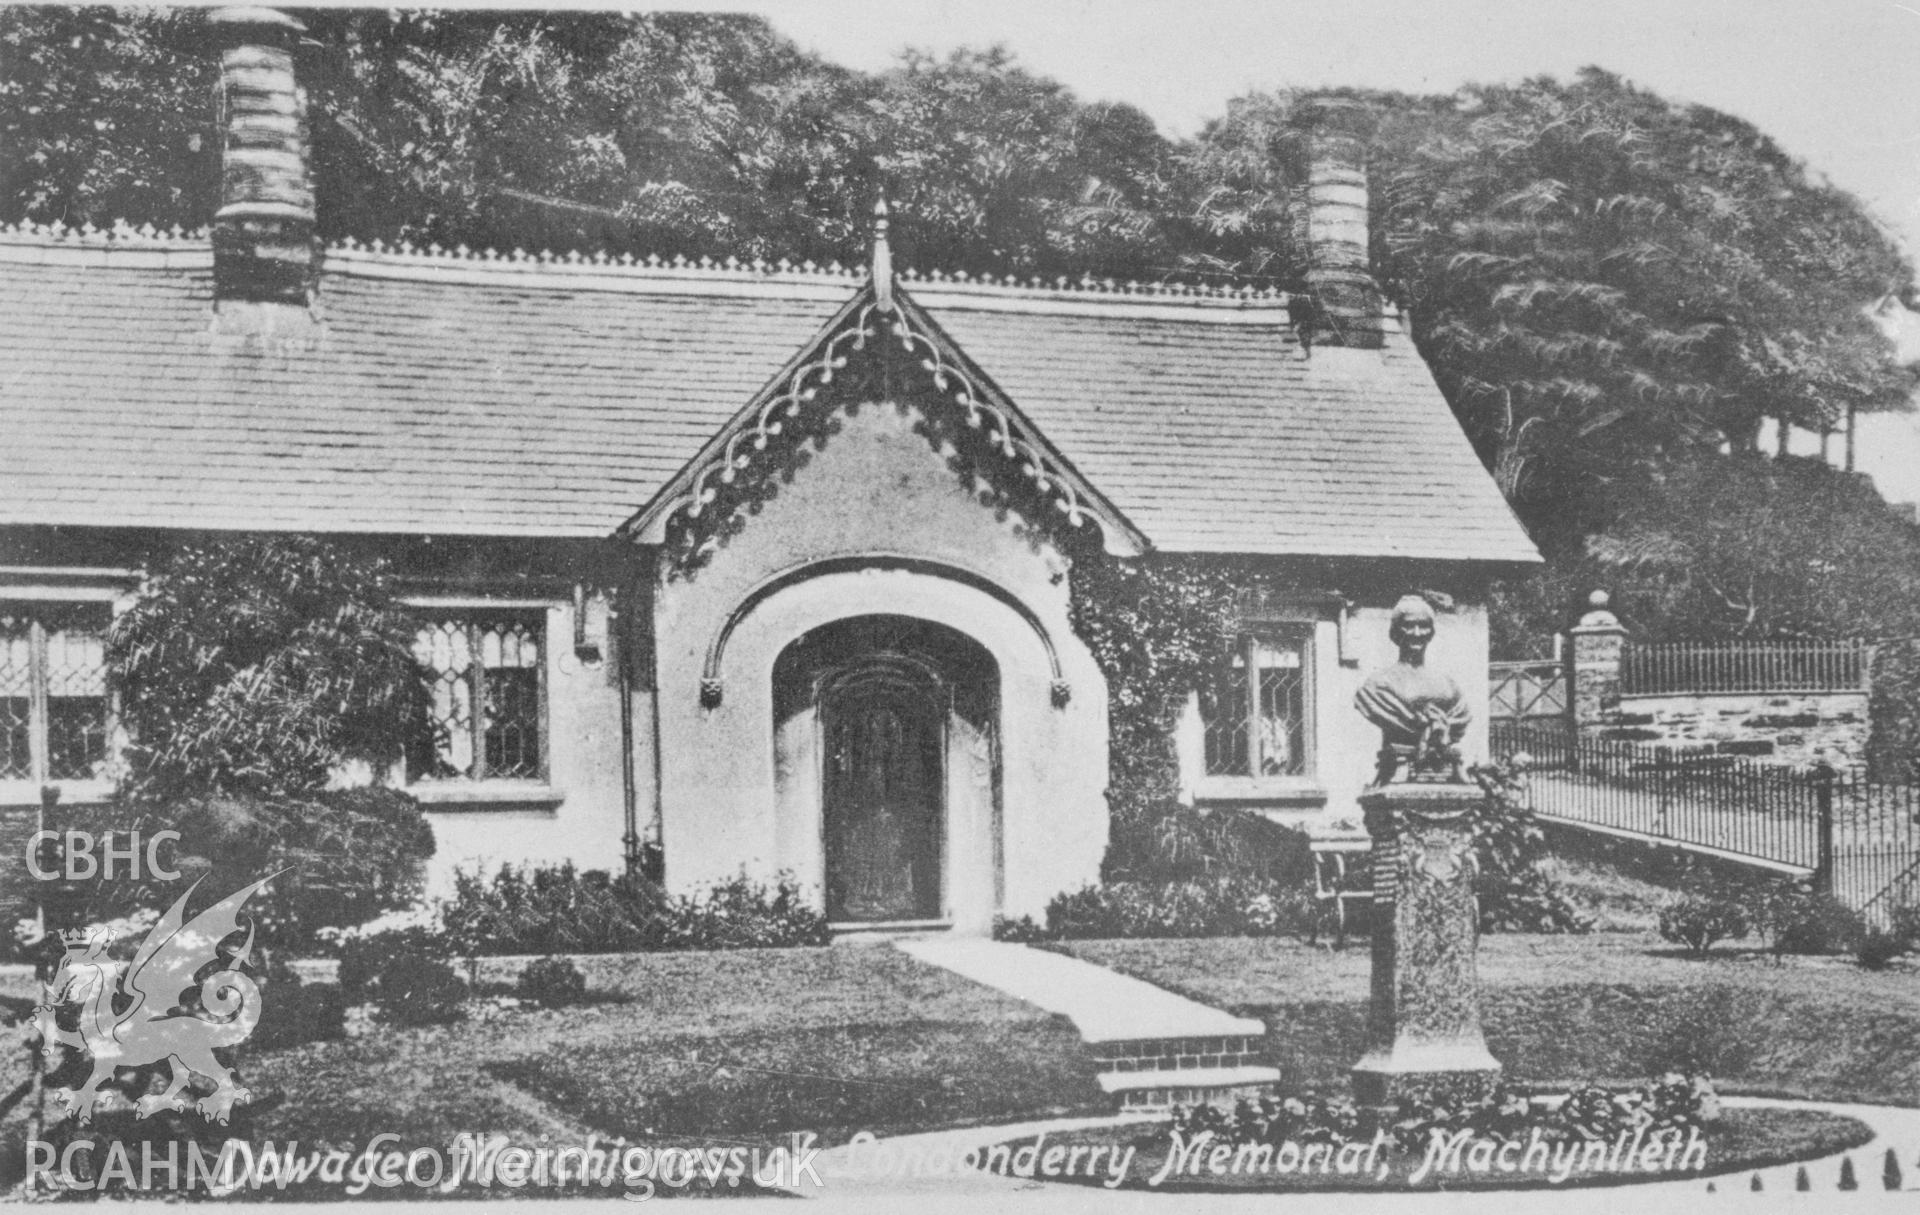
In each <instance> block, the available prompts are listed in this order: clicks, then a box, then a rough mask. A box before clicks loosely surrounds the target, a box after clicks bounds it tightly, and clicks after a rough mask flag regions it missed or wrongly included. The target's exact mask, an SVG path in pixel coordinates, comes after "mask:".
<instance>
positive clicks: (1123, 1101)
mask: <svg viewBox="0 0 1920 1215" xmlns="http://www.w3.org/2000/svg"><path fill="white" fill-rule="evenodd" d="M1098 1080H1099V1082H1100V1088H1101V1090H1102V1091H1103V1092H1105V1093H1107V1094H1108V1095H1109V1096H1112V1097H1116V1098H1118V1099H1119V1105H1120V1108H1121V1109H1122V1110H1126V1111H1151V1110H1167V1109H1172V1108H1173V1107H1174V1106H1176V1105H1200V1104H1203V1103H1205V1102H1212V1101H1222V1100H1231V1099H1232V1098H1235V1097H1253V1096H1261V1095H1265V1094H1266V1093H1268V1092H1270V1091H1271V1088H1272V1086H1273V1085H1274V1084H1277V1083H1278V1082H1279V1080H1280V1069H1279V1068H1277V1067H1267V1066H1261V1065H1244V1066H1240V1067H1192V1068H1180V1069H1177V1070H1173V1071H1161V1070H1157V1069H1156V1070H1153V1071H1138V1072H1102V1073H1101V1074H1100V1075H1099V1077H1098Z"/></svg>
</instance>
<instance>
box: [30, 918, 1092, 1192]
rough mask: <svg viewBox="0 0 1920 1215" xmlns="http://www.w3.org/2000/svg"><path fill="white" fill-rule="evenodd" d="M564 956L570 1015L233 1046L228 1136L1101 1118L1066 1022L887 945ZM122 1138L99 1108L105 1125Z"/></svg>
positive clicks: (434, 1135) (734, 1139)
mask: <svg viewBox="0 0 1920 1215" xmlns="http://www.w3.org/2000/svg"><path fill="white" fill-rule="evenodd" d="M578 961H579V964H580V966H581V969H582V970H583V971H584V972H585V973H586V974H587V976H588V983H589V994H590V995H591V996H592V997H593V1002H592V1003H589V1004H587V1005H586V1006H584V1007H578V1008H571V1009H564V1010H513V1011H501V1010H497V1009H495V1008H493V1007H491V1006H490V1005H489V1004H488V1003H487V1002H485V1001H477V1002H475V1004H474V1009H475V1015H474V1016H473V1017H471V1018H470V1019H469V1020H467V1021H466V1022H464V1023H460V1024H456V1025H451V1026H442V1027H432V1028H423V1029H383V1030H381V1031H380V1032H378V1033H375V1034H372V1035H369V1036H366V1037H361V1038H357V1039H352V1040H347V1041H330V1042H316V1043H309V1044H307V1045H304V1046H299V1047H294V1048H290V1049H285V1050H274V1051H249V1050H247V1049H246V1048H242V1049H241V1051H240V1052H239V1058H238V1064H237V1066H238V1069H239V1071H240V1074H241V1078H242V1080H243V1081H244V1083H246V1084H247V1085H248V1086H249V1087H250V1088H251V1089H252V1090H253V1092H254V1094H255V1101H254V1102H253V1103H252V1104H251V1105H249V1106H243V1107H241V1109H240V1111H239V1112H238V1114H237V1115H236V1120H235V1123H234V1127H233V1130H234V1131H235V1133H237V1134H239V1135H241V1136H243V1137H244V1138H246V1139H248V1140H250V1141H254V1142H260V1141H273V1142H275V1143H284V1142H285V1141H287V1140H298V1141H300V1142H301V1143H302V1144H309V1145H315V1144H324V1145H327V1146H345V1145H348V1144H351V1145H354V1146H355V1147H364V1145H366V1144H367V1143H368V1141H369V1140H370V1139H371V1138H372V1137H373V1136H374V1135H376V1134H382V1133H390V1134H393V1135H395V1136H397V1137H398V1142H397V1143H396V1144H395V1146H396V1147H399V1148H401V1149H408V1148H412V1147H416V1146H421V1147H436V1148H441V1149H445V1148H446V1146H447V1145H448V1144H450V1143H451V1142H453V1140H454V1138H455V1136H457V1135H459V1134H461V1133H462V1132H478V1133H484V1134H487V1135H503V1136H505V1137H506V1138H507V1139H508V1140H509V1141H510V1142H512V1143H514V1144H527V1145H534V1144H541V1143H545V1144H551V1145H566V1144H579V1145H585V1144H586V1143H587V1142H588V1140H589V1138H590V1137H593V1136H596V1135H597V1136H598V1138H599V1139H600V1140H601V1141H603V1142H604V1141H607V1140H610V1139H613V1138H616V1137H621V1136H624V1137H625V1138H626V1139H627V1140H628V1141H629V1142H650V1143H655V1144H675V1145H695V1144H697V1145H700V1146H703V1147H707V1146H715V1145H729V1144H732V1145H746V1146H752V1145H756V1144H757V1145H763V1146H769V1147H770V1146H774V1145H776V1144H778V1143H781V1142H784V1140H785V1137H786V1136H787V1135H788V1134H789V1133H792V1132H814V1133H816V1134H818V1135H819V1136H820V1142H821V1143H823V1144H831V1143H834V1142H841V1141H844V1140H845V1139H846V1138H848V1137H849V1136H850V1135H851V1134H852V1133H853V1132H855V1131H857V1130H863V1129H864V1130H870V1131H873V1132H874V1133H876V1134H881V1135H885V1134H891V1133H901V1132H905V1131H913V1130H926V1129H934V1128H939V1127H951V1126H961V1125H968V1124H973V1123H979V1122H989V1121H1013V1120H1016V1119H1024V1118H1034V1117H1046V1116H1050V1115H1055V1114H1059V1115H1086V1114H1098V1113H1104V1112H1106V1111H1107V1109H1108V1102H1107V1100H1106V1099H1105V1097H1104V1096H1103V1094H1102V1093H1101V1092H1100V1090H1099V1088H1098V1086H1097V1085H1096V1084H1095V1083H1094V1079H1093V1076H1094V1067H1093V1062H1092V1059H1091V1057H1090V1056H1089V1055H1087V1053H1086V1052H1085V1050H1084V1048H1083V1046H1082V1044H1081V1042H1080V1039H1079V1036H1078V1035H1077V1034H1076V1033H1075V1032H1074V1030H1073V1028H1072V1026H1071V1025H1070V1024H1068V1023H1066V1022H1065V1021H1063V1020H1061V1019H1059V1018H1056V1017H1053V1016H1051V1015H1050V1014H1047V1013H1045V1012H1042V1011H1041V1010H1039V1009H1036V1008H1033V1007H1031V1006H1029V1005H1026V1004H1022V1003H1020V1002H1019V1001H1016V1000H1012V999H1009V998H1007V997H1004V996H1002V995H1000V994H999V993H997V992H994V991H991V990H989V989H987V988H983V987H980V986H978V985H975V984H973V983H969V982H967V981H966V980H963V979H960V978H958V977H955V976H953V975H951V974H949V973H948V972H946V971H943V970H940V969H937V968H934V967H930V966H926V965H924V964H922V963H920V962H917V961H915V960H914V959H912V958H910V957H908V956H906V955H905V954H903V953H900V952H899V951H898V950H895V949H892V948H889V947H887V946H884V945H878V946H875V945H839V946H834V947H830V948H824V949H770V950H742V951H735V952H728V953H720V954H698V953H671V954H654V955H642V956H625V957H586V958H581V959H578ZM512 973H513V970H512V968H511V967H510V966H508V965H507V964H505V963H503V962H501V961H497V960H488V961H484V962H482V964H481V966H480V971H479V975H478V978H479V980H480V984H481V987H482V989H483V990H485V989H488V988H497V987H499V985H501V984H502V983H503V981H505V980H507V979H509V978H510V977H511V975H512ZM5 994H7V995H14V996H19V995H25V994H28V993H26V992H25V991H24V990H22V991H18V992H15V991H9V992H7V993H5ZM268 998H269V999H271V998H272V997H271V995H269V997H268ZM130 1121H131V1115H130V1113H110V1114H107V1115H105V1116H103V1118H102V1120H101V1124H100V1129H101V1130H103V1131H106V1132H108V1133H110V1134H116V1133H118V1132H119V1131H120V1130H121V1129H123V1128H121V1127H120V1126H119V1125H118V1124H119V1123H121V1122H129V1123H130ZM124 1129H127V1130H131V1129H132V1128H131V1127H130V1126H129V1127H127V1128H124ZM143 1129H144V1128H143ZM23 1132H24V1122H23V1119H22V1116H21V1112H20V1111H16V1112H15V1113H14V1114H13V1116H12V1117H11V1118H10V1119H9V1120H8V1122H7V1124H6V1125H5V1126H4V1127H0V1137H4V1139H5V1140H6V1143H5V1144H4V1145H3V1146H0V1152H3V1153H4V1161H3V1162H0V1185H5V1184H7V1183H8V1182H9V1181H10V1180H14V1179H17V1178H12V1177H9V1176H7V1175H6V1173H5V1170H8V1169H11V1170H14V1171H16V1172H17V1170H18V1169H19V1168H20V1167H21V1165H20V1161H21V1159H22V1152H21V1149H20V1143H19V1140H20V1139H21V1137H22V1136H23ZM293 1192H294V1191H289V1193H290V1194H291V1193H293ZM407 1192H408V1193H413V1192H414V1191H407ZM496 1192H497V1191H496ZM696 1192H697V1191H696ZM464 1193H465V1194H466V1195H467V1196H469V1197H471V1196H472V1194H473V1192H472V1191H470V1190H469V1191H464ZM304 1196H306V1197H315V1198H318V1197H337V1196H338V1190H337V1188H336V1189H335V1190H334V1191H333V1192H331V1193H328V1192H326V1191H320V1192H312V1191H309V1192H308V1193H307V1194H305V1195H304Z"/></svg>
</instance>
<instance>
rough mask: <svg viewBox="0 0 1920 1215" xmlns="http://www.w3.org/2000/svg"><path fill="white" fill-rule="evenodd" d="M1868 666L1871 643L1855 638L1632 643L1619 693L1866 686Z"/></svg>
mask: <svg viewBox="0 0 1920 1215" xmlns="http://www.w3.org/2000/svg"><path fill="white" fill-rule="evenodd" d="M1872 669H1873V643H1872V642H1870V641H1863V640H1860V639H1857V638H1853V639H1843V640H1831V641H1822V640H1810V641H1727V642H1710V643H1709V642H1701V643H1693V642H1675V643H1669V644H1663V645H1630V646H1627V647H1626V650H1625V652H1624V653H1623V654H1622V655H1621V663H1620V692H1621V694H1622V695H1625V696H1658V695H1669V694H1671V695H1684V694H1686V693H1693V692H1707V693H1711V692H1850V691H1864V690H1866V688H1867V686H1868V678H1869V676H1870V674H1871V672H1872Z"/></svg>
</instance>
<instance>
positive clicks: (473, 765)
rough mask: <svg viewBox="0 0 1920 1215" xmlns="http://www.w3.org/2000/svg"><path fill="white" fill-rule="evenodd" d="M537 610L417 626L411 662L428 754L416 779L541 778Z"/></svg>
mask: <svg viewBox="0 0 1920 1215" xmlns="http://www.w3.org/2000/svg"><path fill="white" fill-rule="evenodd" d="M542 633H543V629H542V627H541V620H540V618H539V617H538V616H537V615H491V614H490V615H475V616H449V617H446V618H443V619H440V620H436V621H433V622H432V623H430V624H428V625H426V626H424V627H423V628H422V629H421V630H420V633H419V635H418V636H417V637H416V638H415V639H414V647H413V653H414V659H415V660H416V661H417V662H419V664H420V666H421V669H422V670H423V671H425V673H426V676H427V682H428V687H429V689H430V691H431V695H432V700H433V720H434V739H433V749H432V753H431V754H430V755H423V756H416V757H414V758H413V759H412V760H411V761H410V762H409V764H408V767H409V770H410V774H411V775H413V776H414V777H415V778H425V779H439V780H537V779H541V778H543V777H544V776H545V775H546V751H545V744H546V684H545V679H544V675H543V669H544V667H543V663H542V661H541V654H542V651H543V641H544V638H543V636H542Z"/></svg>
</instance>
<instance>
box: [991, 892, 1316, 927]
mask: <svg viewBox="0 0 1920 1215" xmlns="http://www.w3.org/2000/svg"><path fill="white" fill-rule="evenodd" d="M1319 921H1320V909H1319V906H1318V903H1317V901H1316V900H1315V899H1314V897H1313V895H1312V893H1311V892H1310V891H1308V890H1307V889H1305V888H1304V887H1297V886H1295V887H1288V886H1278V885H1275V884H1273V883H1269V882H1261V881H1257V880H1254V879H1251V878H1237V877H1235V878H1215V879H1211V880H1190V881H1184V882H1108V883H1106V884H1105V885H1100V886H1087V887H1083V888H1082V889H1080V890H1076V891H1071V892H1069V893H1066V894H1061V895H1057V896H1055V898H1054V900H1053V901H1052V902H1051V903H1049V904H1048V905H1047V926H1046V930H1045V934H1046V936H1048V937H1051V938H1056V939H1057V938H1087V937H1220V936H1282V935H1296V936H1302V937H1308V936H1312V935H1314V934H1315V933H1316V932H1317V930H1318V927H1319ZM1026 924H1027V925H1030V926H1031V921H1026ZM1031 931H1034V932H1036V933H1037V932H1038V931H1039V929H1038V927H1037V926H1032V927H1031Z"/></svg>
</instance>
